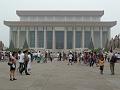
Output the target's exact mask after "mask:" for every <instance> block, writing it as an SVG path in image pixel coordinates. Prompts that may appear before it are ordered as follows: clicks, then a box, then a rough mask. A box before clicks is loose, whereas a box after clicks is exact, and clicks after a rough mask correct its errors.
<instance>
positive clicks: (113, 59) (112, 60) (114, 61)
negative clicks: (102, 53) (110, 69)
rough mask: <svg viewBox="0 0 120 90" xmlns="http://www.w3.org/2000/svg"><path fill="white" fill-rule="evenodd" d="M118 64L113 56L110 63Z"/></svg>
mask: <svg viewBox="0 0 120 90" xmlns="http://www.w3.org/2000/svg"><path fill="white" fill-rule="evenodd" d="M116 62H117V58H116V56H115V55H112V57H111V60H110V63H116Z"/></svg>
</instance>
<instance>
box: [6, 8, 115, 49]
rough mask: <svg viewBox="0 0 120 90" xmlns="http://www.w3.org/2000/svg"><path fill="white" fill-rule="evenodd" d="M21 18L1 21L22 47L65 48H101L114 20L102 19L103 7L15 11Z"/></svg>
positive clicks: (14, 41)
mask: <svg viewBox="0 0 120 90" xmlns="http://www.w3.org/2000/svg"><path fill="white" fill-rule="evenodd" d="M16 13H17V15H18V16H19V17H20V21H4V24H5V25H7V26H9V28H10V41H11V40H12V41H13V43H14V46H15V47H16V48H23V44H24V42H25V40H26V41H27V43H28V45H29V47H30V48H33V49H50V50H59V49H63V50H68V49H72V50H75V49H80V48H89V46H90V43H91V41H92V42H93V45H94V48H104V47H105V44H106V42H107V39H108V40H110V29H111V27H113V26H115V25H116V21H101V17H102V16H103V15H104V11H53V10H52V11H16Z"/></svg>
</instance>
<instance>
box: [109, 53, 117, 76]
mask: <svg viewBox="0 0 120 90" xmlns="http://www.w3.org/2000/svg"><path fill="white" fill-rule="evenodd" d="M116 61H117V58H116V56H115V54H113V55H112V57H111V59H110V71H111V75H114V74H115V72H114V67H115V63H116Z"/></svg>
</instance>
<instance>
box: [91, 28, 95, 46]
mask: <svg viewBox="0 0 120 90" xmlns="http://www.w3.org/2000/svg"><path fill="white" fill-rule="evenodd" d="M91 38H92V42H93V45H94V35H93V29H92V30H91Z"/></svg>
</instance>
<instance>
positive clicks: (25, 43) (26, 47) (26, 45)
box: [23, 39, 29, 49]
mask: <svg viewBox="0 0 120 90" xmlns="http://www.w3.org/2000/svg"><path fill="white" fill-rule="evenodd" d="M28 48H29V46H28V43H27V40H26V39H25V42H24V45H23V49H28Z"/></svg>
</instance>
